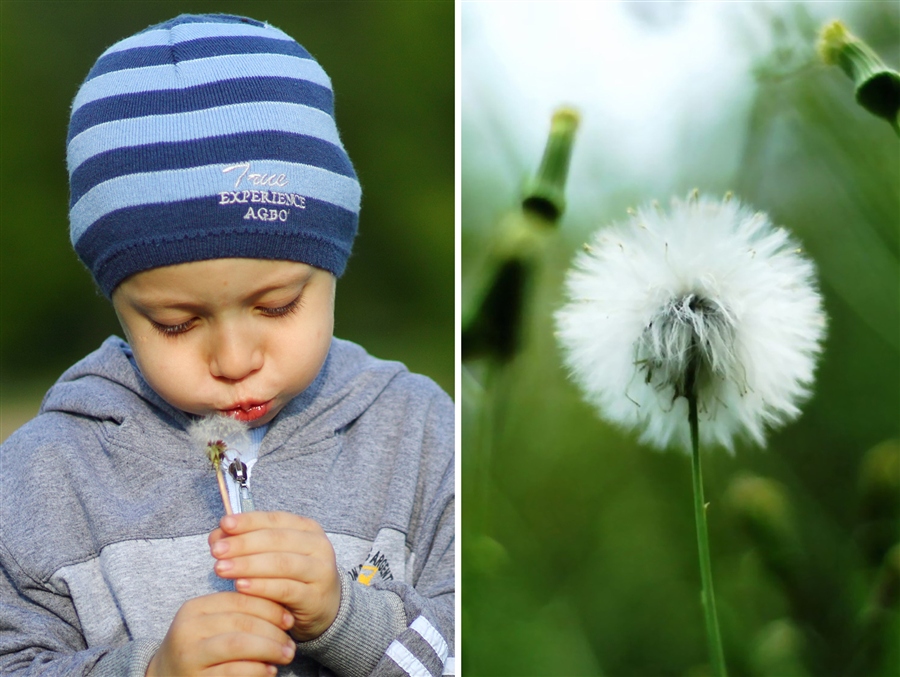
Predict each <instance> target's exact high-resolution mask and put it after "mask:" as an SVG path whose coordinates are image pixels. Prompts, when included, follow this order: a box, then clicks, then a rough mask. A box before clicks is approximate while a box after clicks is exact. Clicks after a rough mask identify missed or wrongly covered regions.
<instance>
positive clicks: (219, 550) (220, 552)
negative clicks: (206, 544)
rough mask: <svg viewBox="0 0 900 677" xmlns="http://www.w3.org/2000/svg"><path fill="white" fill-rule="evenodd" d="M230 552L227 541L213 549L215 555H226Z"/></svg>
mask: <svg viewBox="0 0 900 677" xmlns="http://www.w3.org/2000/svg"><path fill="white" fill-rule="evenodd" d="M226 552H228V543H227V542H226V541H219V542H218V543H216V544H215V545H214V546H213V547H212V554H213V555H224V554H225V553H226Z"/></svg>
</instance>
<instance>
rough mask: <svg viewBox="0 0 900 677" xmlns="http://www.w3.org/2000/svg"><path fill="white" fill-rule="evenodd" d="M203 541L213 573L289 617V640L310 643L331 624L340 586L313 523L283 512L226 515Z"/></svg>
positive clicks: (327, 546) (326, 544)
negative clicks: (281, 609)
mask: <svg viewBox="0 0 900 677" xmlns="http://www.w3.org/2000/svg"><path fill="white" fill-rule="evenodd" d="M219 524H220V528H218V529H216V530H215V531H213V532H212V533H211V534H210V536H209V545H210V549H211V551H212V554H213V557H215V558H216V559H217V560H218V561H217V562H216V566H215V569H216V573H217V574H218V575H219V576H221V577H222V578H231V579H234V581H235V588H236V589H237V590H238V591H240V592H242V593H246V594H247V595H253V596H255V597H263V598H265V599H268V600H271V601H273V602H278V603H279V604H281V605H282V606H284V608H286V609H287V610H288V611H289V612H291V613H292V614H293V615H294V619H295V621H296V622H295V623H294V627H293V629H292V630H291V635H292V636H293V637H294V638H295V639H296V640H297V641H301V642H305V641H308V640H311V639H315V638H316V637H318V636H319V635H321V634H322V633H323V632H325V631H326V630H327V629H328V627H329V626H330V625H331V624H332V622H334V619H335V618H336V617H337V612H338V607H339V606H340V603H341V583H340V577H339V575H338V570H337V564H336V562H335V558H334V549H333V548H332V547H331V542H330V541H329V540H328V537H327V536H325V532H324V531H322V527H320V526H319V525H318V524H317V523H316V522H315V521H313V520H311V519H307V518H305V517H300V516H298V515H292V514H290V513H287V512H259V511H255V512H247V513H242V514H239V515H227V516H225V517H223V518H222V521H221V522H220V523H219Z"/></svg>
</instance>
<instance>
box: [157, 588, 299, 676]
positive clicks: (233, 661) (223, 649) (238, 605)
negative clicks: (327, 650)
mask: <svg viewBox="0 0 900 677" xmlns="http://www.w3.org/2000/svg"><path fill="white" fill-rule="evenodd" d="M293 624H294V619H293V617H292V616H291V615H290V614H289V613H287V612H286V611H285V610H284V608H283V607H281V606H280V605H278V604H275V603H274V602H271V601H269V600H267V599H259V598H256V597H248V596H247V595H242V594H240V593H237V592H217V593H214V594H212V595H206V596H204V597H195V598H194V599H191V600H188V601H187V602H185V603H184V604H183V605H182V606H181V608H180V609H179V610H178V613H177V614H175V618H174V620H173V621H172V625H170V626H169V632H168V633H167V634H166V637H165V639H164V640H163V643H162V645H161V646H160V647H159V650H158V651H157V652H156V655H154V656H153V660H151V661H150V665H149V666H148V667H147V677H182V676H185V677H187V676H188V675H190V676H191V677H193V676H194V675H216V676H217V677H218V676H219V675H223V676H224V675H259V677H263V676H266V677H271V676H272V675H274V674H275V673H276V668H275V667H274V665H275V664H277V665H287V664H288V663H290V662H291V661H292V660H293V658H294V652H295V650H296V648H297V645H296V644H295V643H294V641H293V640H292V639H291V638H290V637H288V635H287V633H286V632H285V631H286V630H289V629H290V628H291V626H292V625H293Z"/></svg>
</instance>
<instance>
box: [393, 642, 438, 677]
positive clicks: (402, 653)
mask: <svg viewBox="0 0 900 677" xmlns="http://www.w3.org/2000/svg"><path fill="white" fill-rule="evenodd" d="M385 653H386V654H387V655H388V656H390V657H391V658H392V659H394V662H395V663H396V664H397V665H399V666H400V667H401V668H403V670H404V672H406V674H407V675H409V677H431V673H430V672H428V668H426V667H425V666H424V665H422V662H421V661H420V660H419V659H418V658H416V657H415V656H413V655H412V653H410V651H409V649H407V648H406V647H405V646H403V645H402V644H401V643H400V642H398V641H397V640H396V639H395V640H394V641H393V642H391V645H390V646H389V647H388V648H387V651H385Z"/></svg>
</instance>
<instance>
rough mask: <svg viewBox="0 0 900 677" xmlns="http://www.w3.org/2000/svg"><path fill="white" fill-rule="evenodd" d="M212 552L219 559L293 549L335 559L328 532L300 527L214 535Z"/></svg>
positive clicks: (293, 550) (294, 551) (211, 544)
mask: <svg viewBox="0 0 900 677" xmlns="http://www.w3.org/2000/svg"><path fill="white" fill-rule="evenodd" d="M223 533H224V532H223ZM210 552H211V553H212V555H213V557H215V558H216V559H224V558H226V557H227V558H232V557H243V556H245V555H253V554H256V553H262V552H293V553H296V554H298V555H309V556H315V555H321V556H323V557H326V558H327V559H331V553H332V552H333V548H332V547H331V543H330V542H329V541H328V537H327V536H325V535H324V534H319V533H316V532H311V531H297V530H296V529H259V530H257V531H249V532H247V533H243V534H236V535H234V536H225V537H223V538H219V539H216V540H215V541H213V540H212V539H210Z"/></svg>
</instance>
